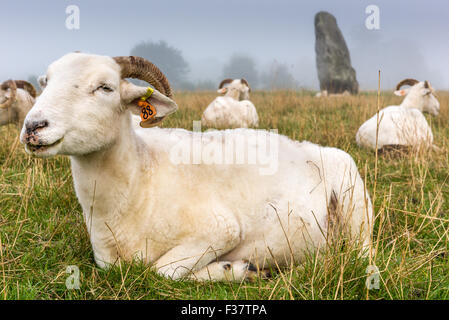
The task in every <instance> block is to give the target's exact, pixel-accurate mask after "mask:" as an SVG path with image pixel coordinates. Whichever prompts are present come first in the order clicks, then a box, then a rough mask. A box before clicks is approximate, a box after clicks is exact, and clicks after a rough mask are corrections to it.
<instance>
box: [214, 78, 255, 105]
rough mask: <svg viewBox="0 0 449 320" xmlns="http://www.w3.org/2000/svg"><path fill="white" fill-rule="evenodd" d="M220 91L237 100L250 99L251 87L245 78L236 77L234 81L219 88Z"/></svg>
mask: <svg viewBox="0 0 449 320" xmlns="http://www.w3.org/2000/svg"><path fill="white" fill-rule="evenodd" d="M217 92H218V93H221V94H225V95H227V96H230V97H232V98H234V99H236V100H239V101H241V100H249V93H250V92H251V89H250V87H249V85H248V82H247V81H246V80H245V79H235V80H233V81H232V82H230V83H228V84H226V85H224V86H223V88H221V89H218V91H217Z"/></svg>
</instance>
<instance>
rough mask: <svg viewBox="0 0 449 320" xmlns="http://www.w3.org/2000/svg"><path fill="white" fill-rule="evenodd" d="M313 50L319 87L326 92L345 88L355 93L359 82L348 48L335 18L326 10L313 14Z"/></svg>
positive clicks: (340, 91)
mask: <svg viewBox="0 0 449 320" xmlns="http://www.w3.org/2000/svg"><path fill="white" fill-rule="evenodd" d="M315 39H316V40H315V41H316V42H315V52H316V66H317V69H318V78H319V80H320V89H321V90H327V92H328V93H342V92H344V91H345V90H347V91H349V92H350V93H353V94H356V93H357V92H358V91H359V84H358V83H357V79H356V77H355V70H354V68H353V67H352V66H351V58H350V56H349V50H348V47H347V46H346V42H345V39H344V38H343V35H342V33H341V31H340V29H339V28H338V26H337V20H336V19H335V17H334V16H333V15H331V14H330V13H328V12H325V11H321V12H318V13H317V14H316V15H315Z"/></svg>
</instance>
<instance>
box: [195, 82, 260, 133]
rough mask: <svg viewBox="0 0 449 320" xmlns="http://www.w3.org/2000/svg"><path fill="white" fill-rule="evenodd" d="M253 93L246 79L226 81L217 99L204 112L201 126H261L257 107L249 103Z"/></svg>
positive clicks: (220, 87)
mask: <svg viewBox="0 0 449 320" xmlns="http://www.w3.org/2000/svg"><path fill="white" fill-rule="evenodd" d="M250 91H251V89H250V87H249V84H248V82H247V81H246V80H245V79H235V80H232V79H225V80H223V81H222V82H221V83H220V86H219V89H218V93H221V94H225V95H224V96H222V97H217V98H215V99H214V101H212V102H211V103H210V104H209V106H208V107H207V108H206V110H204V113H203V116H202V117H201V124H202V125H204V126H208V127H214V128H249V127H258V126H259V117H258V115H257V111H256V107H255V106H254V104H253V103H252V102H251V101H249V92H250Z"/></svg>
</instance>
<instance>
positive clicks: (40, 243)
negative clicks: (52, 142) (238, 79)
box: [0, 91, 449, 299]
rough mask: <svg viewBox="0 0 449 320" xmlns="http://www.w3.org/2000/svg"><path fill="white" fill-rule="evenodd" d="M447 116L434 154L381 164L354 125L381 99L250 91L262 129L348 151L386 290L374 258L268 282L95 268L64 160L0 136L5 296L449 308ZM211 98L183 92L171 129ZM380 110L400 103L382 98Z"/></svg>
mask: <svg viewBox="0 0 449 320" xmlns="http://www.w3.org/2000/svg"><path fill="white" fill-rule="evenodd" d="M438 94H439V100H440V103H441V113H440V115H439V116H438V117H432V116H428V115H426V117H427V119H428V121H429V123H430V124H431V126H432V129H433V133H434V136H435V144H436V145H437V146H438V147H440V148H441V151H439V152H435V151H433V152H429V153H421V154H419V155H404V156H402V157H391V156H380V157H379V159H378V161H377V176H376V172H375V166H376V159H375V156H374V152H372V151H369V150H363V149H360V148H358V147H357V145H356V143H355V133H356V131H357V129H358V127H359V126H360V125H361V124H362V123H363V122H364V121H365V120H366V119H368V118H370V117H371V116H372V115H373V114H375V112H376V110H377V96H376V93H361V94H360V95H359V96H355V97H344V98H343V97H342V98H322V99H316V98H314V97H312V94H311V93H309V92H268V91H266V92H254V93H253V94H252V100H253V102H254V104H255V105H256V107H257V110H258V113H259V117H260V127H261V128H266V129H272V128H277V129H278V130H279V133H281V134H284V135H287V136H289V137H290V138H292V139H296V140H309V141H312V142H314V143H318V144H321V145H327V146H334V147H338V148H341V149H343V150H345V151H347V152H349V153H350V154H351V155H352V156H353V158H354V160H355V161H356V163H357V164H358V167H359V170H360V173H361V175H362V176H363V177H366V178H365V179H366V183H367V187H368V190H369V192H370V195H371V197H372V198H374V206H375V212H376V220H375V228H374V236H373V241H374V245H375V247H376V248H377V251H376V255H375V256H374V257H373V261H372V262H371V263H375V265H376V266H377V267H378V268H379V270H380V288H379V289H377V290H376V289H374V290H368V289H367V288H366V286H365V280H366V275H367V274H366V267H367V266H368V264H369V261H368V260H367V259H362V258H359V257H357V255H356V254H355V253H354V251H353V250H351V248H347V247H341V246H338V247H330V248H327V249H326V250H323V252H321V253H320V254H316V255H311V256H309V257H308V259H307V261H306V262H305V263H304V265H303V266H294V267H293V268H289V269H285V270H281V271H280V272H276V273H274V275H273V278H272V279H269V280H256V281H253V282H244V283H211V282H206V283H195V282H176V281H171V280H167V279H163V278H161V277H160V276H158V275H157V274H155V273H154V272H153V271H151V270H150V269H149V267H148V266H144V265H136V264H134V265H131V264H125V263H122V264H120V265H119V266H118V267H116V268H113V269H111V270H109V271H103V270H100V269H98V268H97V267H96V265H95V263H94V261H93V254H92V250H91V246H90V243H89V239H88V235H87V231H86V228H85V226H84V222H83V218H82V213H81V208H80V206H79V204H78V202H77V199H76V196H75V193H74V190H73V186H72V177H71V173H70V162H69V159H68V158H65V157H57V158H53V159H34V158H31V157H29V156H28V155H26V154H25V152H24V149H23V146H22V145H21V144H20V143H19V141H18V133H19V129H18V128H17V127H15V126H13V125H10V126H7V127H3V128H0V241H1V243H0V297H1V298H4V299H449V272H448V270H449V234H448V232H449V177H448V168H449V126H448V124H449V93H446V92H439V93H438ZM214 97H215V93H213V92H190V93H181V92H180V93H177V94H176V96H175V98H176V101H177V103H178V105H179V106H180V110H179V111H178V112H177V113H175V114H174V115H172V116H170V117H169V118H168V119H167V120H166V121H165V123H164V126H165V127H182V128H186V129H192V120H199V119H201V113H202V110H203V109H204V108H205V107H206V106H207V105H208V103H209V102H210V101H211V100H212V99H213V98H214ZM380 101H381V106H386V105H389V104H399V103H400V101H401V98H399V97H396V96H393V95H392V94H391V93H382V95H381V100H380ZM69 265H76V266H78V267H79V269H80V271H81V280H80V281H81V288H80V289H79V290H68V289H67V288H66V285H65V281H66V278H67V277H68V274H67V273H66V268H67V266H69Z"/></svg>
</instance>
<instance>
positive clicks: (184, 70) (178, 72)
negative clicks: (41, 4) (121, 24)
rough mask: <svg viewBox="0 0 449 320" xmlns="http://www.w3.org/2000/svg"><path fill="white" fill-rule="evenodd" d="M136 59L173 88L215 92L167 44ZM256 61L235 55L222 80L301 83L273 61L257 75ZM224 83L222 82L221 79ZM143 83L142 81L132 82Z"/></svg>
mask: <svg viewBox="0 0 449 320" xmlns="http://www.w3.org/2000/svg"><path fill="white" fill-rule="evenodd" d="M130 54H131V55H133V56H140V57H144V58H146V59H148V60H150V61H152V62H153V63H154V64H155V65H157V66H158V67H159V68H160V69H161V70H162V72H163V73H164V74H165V75H166V76H167V78H168V79H169V81H170V84H171V85H172V87H173V88H175V89H178V90H192V91H193V90H216V89H217V87H218V83H219V82H217V80H216V79H215V80H213V79H202V80H198V81H196V82H193V81H192V80H189V77H188V75H189V72H190V66H189V63H188V62H187V61H186V60H185V59H184V57H183V55H182V52H181V50H179V49H177V48H175V47H172V46H170V45H168V44H167V43H166V42H165V41H159V42H151V41H146V42H141V43H139V44H137V45H135V46H134V47H133V48H132V49H131V52H130ZM258 70H259V68H258V66H257V64H256V62H255V60H254V59H253V58H252V57H250V56H248V55H244V54H234V55H232V56H231V57H230V58H229V60H228V61H227V63H225V64H224V66H223V69H222V76H221V77H222V79H225V78H232V79H236V78H245V79H246V80H248V82H249V84H250V86H251V87H252V88H257V89H296V88H298V83H297V81H296V80H295V78H294V77H293V75H292V74H291V73H290V71H289V68H288V66H287V65H286V64H282V63H279V62H276V61H273V62H272V63H271V64H270V66H269V67H268V68H267V70H264V71H258ZM220 80H221V79H220ZM28 81H29V82H31V83H32V84H33V85H35V86H38V83H37V77H36V76H34V75H32V76H30V77H29V78H28ZM133 82H134V83H138V84H139V83H140V82H141V81H139V80H133Z"/></svg>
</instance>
